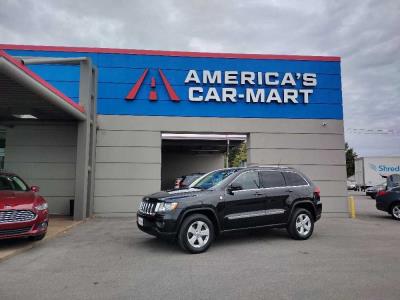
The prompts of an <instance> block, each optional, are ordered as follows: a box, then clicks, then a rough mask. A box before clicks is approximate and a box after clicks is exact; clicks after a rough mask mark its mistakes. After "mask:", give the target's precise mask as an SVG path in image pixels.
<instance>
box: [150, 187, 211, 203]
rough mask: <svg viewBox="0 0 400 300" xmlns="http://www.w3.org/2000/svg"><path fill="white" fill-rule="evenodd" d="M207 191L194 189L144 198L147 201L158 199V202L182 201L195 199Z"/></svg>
mask: <svg viewBox="0 0 400 300" xmlns="http://www.w3.org/2000/svg"><path fill="white" fill-rule="evenodd" d="M209 192H210V191H209V190H200V189H195V188H188V189H180V190H169V191H161V192H157V193H154V194H151V195H148V196H146V197H145V198H149V199H158V200H163V201H166V200H170V201H173V200H184V199H185V198H193V197H197V196H198V195H199V194H204V193H209Z"/></svg>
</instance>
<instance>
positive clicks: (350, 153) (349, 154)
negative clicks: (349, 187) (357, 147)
mask: <svg viewBox="0 0 400 300" xmlns="http://www.w3.org/2000/svg"><path fill="white" fill-rule="evenodd" d="M344 148H345V151H346V170H347V177H350V176H353V175H354V159H355V158H356V157H357V153H356V152H355V151H354V150H353V148H351V147H350V146H349V144H348V143H345V144H344Z"/></svg>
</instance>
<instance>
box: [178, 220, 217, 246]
mask: <svg viewBox="0 0 400 300" xmlns="http://www.w3.org/2000/svg"><path fill="white" fill-rule="evenodd" d="M214 236H215V233H214V225H213V223H212V222H211V220H210V219H209V218H207V217H206V216H205V215H201V214H194V215H190V216H188V217H187V218H185V219H184V220H183V222H182V224H181V227H180V229H179V234H178V242H179V246H180V247H181V248H182V249H183V250H184V251H188V252H190V253H193V254H197V253H202V252H204V251H206V250H207V249H208V248H209V247H210V246H211V243H212V242H213V240H214Z"/></svg>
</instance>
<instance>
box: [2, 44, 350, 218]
mask: <svg viewBox="0 0 400 300" xmlns="http://www.w3.org/2000/svg"><path fill="white" fill-rule="evenodd" d="M242 143H246V149H247V165H284V166H292V167H295V168H297V169H299V170H301V171H302V172H303V173H305V174H306V175H307V176H308V177H310V178H311V179H312V180H313V181H314V182H315V184H316V185H318V187H320V189H321V197H322V203H323V211H324V213H326V214H327V215H328V214H329V215H335V216H336V215H344V214H345V213H346V212H347V201H346V197H347V190H346V162H345V152H344V130H343V107H342V92H341V71H340V58H339V57H328V56H297V55H263V54H255V55H253V54H230V53H199V52H173V51H145V50H127V49H104V48H74V47H52V46H25V45H0V163H1V164H0V167H1V166H2V165H3V167H4V169H5V170H7V171H10V172H13V173H16V174H18V175H20V176H21V177H22V178H23V179H25V180H26V181H27V182H28V183H29V184H30V185H38V186H40V188H41V190H40V192H41V194H42V195H43V196H45V198H46V199H47V201H48V202H49V209H50V213H53V214H69V212H70V202H71V200H74V210H73V213H74V218H75V219H83V218H85V217H89V216H91V215H93V214H96V215H100V216H122V215H127V216H129V215H132V214H133V213H135V212H136V210H137V207H138V203H139V201H140V200H141V198H142V197H143V196H144V195H146V194H149V193H152V192H155V191H158V190H160V189H161V188H170V187H172V186H173V184H174V179H175V178H176V177H179V176H181V175H185V174H191V173H196V172H207V171H210V170H213V169H218V168H222V167H224V165H226V161H225V158H226V156H227V153H229V152H230V151H233V149H234V148H235V147H236V148H237V147H238V146H239V145H241V144H242Z"/></svg>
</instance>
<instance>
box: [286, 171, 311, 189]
mask: <svg viewBox="0 0 400 300" xmlns="http://www.w3.org/2000/svg"><path fill="white" fill-rule="evenodd" d="M283 175H284V176H285V180H286V184H287V185H288V186H300V185H308V183H307V181H305V179H304V178H303V177H301V176H300V175H299V174H297V173H294V172H284V173H283Z"/></svg>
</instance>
